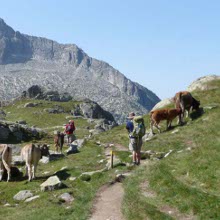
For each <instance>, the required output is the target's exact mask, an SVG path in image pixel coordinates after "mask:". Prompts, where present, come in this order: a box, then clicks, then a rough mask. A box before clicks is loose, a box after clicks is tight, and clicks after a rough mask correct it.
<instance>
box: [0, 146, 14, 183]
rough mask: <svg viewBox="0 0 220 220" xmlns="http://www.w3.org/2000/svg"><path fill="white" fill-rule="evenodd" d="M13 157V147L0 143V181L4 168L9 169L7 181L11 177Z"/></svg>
mask: <svg viewBox="0 0 220 220" xmlns="http://www.w3.org/2000/svg"><path fill="white" fill-rule="evenodd" d="M11 158H12V149H11V148H10V147H9V146H8V145H7V144H0V181H1V180H2V177H3V173H4V170H7V173H8V178H7V182H8V181H9V180H10V178H11Z"/></svg>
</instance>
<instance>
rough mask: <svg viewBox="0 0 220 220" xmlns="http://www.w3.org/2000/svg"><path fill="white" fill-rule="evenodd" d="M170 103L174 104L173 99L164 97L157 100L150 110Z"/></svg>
mask: <svg viewBox="0 0 220 220" xmlns="http://www.w3.org/2000/svg"><path fill="white" fill-rule="evenodd" d="M170 104H174V102H173V100H172V99H170V98H168V99H164V100H162V101H160V102H158V103H157V104H156V105H155V106H154V107H153V109H152V110H151V111H153V110H156V109H161V108H164V107H166V106H167V105H170Z"/></svg>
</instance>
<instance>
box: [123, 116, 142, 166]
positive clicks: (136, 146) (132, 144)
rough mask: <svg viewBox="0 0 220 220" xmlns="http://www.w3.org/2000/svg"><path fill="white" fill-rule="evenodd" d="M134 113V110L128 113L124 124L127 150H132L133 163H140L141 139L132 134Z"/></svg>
mask: <svg viewBox="0 0 220 220" xmlns="http://www.w3.org/2000/svg"><path fill="white" fill-rule="evenodd" d="M134 116H135V114H134V112H131V113H129V116H128V119H129V121H128V122H127V124H126V129H127V131H128V133H129V150H130V151H132V158H133V164H134V165H139V164H140V150H141V146H142V139H140V140H139V139H138V138H137V137H134V136H133V130H134V123H133V118H134Z"/></svg>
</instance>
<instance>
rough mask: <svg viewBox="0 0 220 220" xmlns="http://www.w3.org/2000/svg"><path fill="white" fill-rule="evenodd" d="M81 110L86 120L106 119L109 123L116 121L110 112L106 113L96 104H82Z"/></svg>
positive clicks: (89, 101) (90, 102)
mask: <svg viewBox="0 0 220 220" xmlns="http://www.w3.org/2000/svg"><path fill="white" fill-rule="evenodd" d="M80 110H81V112H82V114H83V116H84V117H85V118H96V119H98V118H104V119H107V120H109V121H115V120H114V117H113V116H112V114H111V113H110V112H107V111H105V110H104V109H102V108H101V107H100V105H98V104H97V103H96V102H93V101H91V100H87V101H85V102H83V103H82V104H80Z"/></svg>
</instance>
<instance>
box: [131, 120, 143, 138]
mask: <svg viewBox="0 0 220 220" xmlns="http://www.w3.org/2000/svg"><path fill="white" fill-rule="evenodd" d="M133 123H134V129H133V132H132V136H133V137H137V138H142V137H143V136H144V135H145V130H146V128H145V125H144V119H143V117H142V116H136V117H134V119H133Z"/></svg>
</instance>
